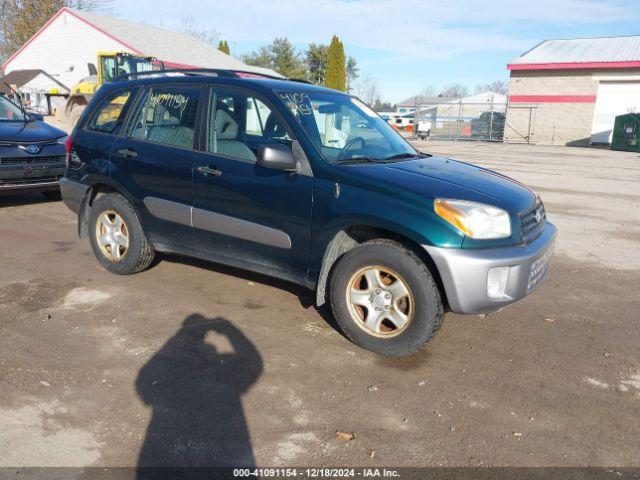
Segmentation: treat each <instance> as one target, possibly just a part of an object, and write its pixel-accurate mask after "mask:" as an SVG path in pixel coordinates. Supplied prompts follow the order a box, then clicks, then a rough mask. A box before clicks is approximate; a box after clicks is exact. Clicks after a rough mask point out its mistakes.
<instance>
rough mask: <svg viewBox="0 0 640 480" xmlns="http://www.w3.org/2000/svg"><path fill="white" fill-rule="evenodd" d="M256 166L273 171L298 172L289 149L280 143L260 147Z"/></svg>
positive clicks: (296, 164) (296, 163)
mask: <svg viewBox="0 0 640 480" xmlns="http://www.w3.org/2000/svg"><path fill="white" fill-rule="evenodd" d="M256 165H260V166H261V167H264V168H271V169H273V170H285V171H287V172H297V171H298V162H296V159H295V158H293V152H292V151H291V148H289V147H287V146H286V145H282V144H280V143H275V144H273V145H263V146H262V147H260V150H258V159H257V161H256Z"/></svg>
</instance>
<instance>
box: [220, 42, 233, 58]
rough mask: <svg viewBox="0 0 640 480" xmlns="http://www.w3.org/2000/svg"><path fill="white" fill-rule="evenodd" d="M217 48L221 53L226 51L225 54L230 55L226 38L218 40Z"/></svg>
mask: <svg viewBox="0 0 640 480" xmlns="http://www.w3.org/2000/svg"><path fill="white" fill-rule="evenodd" d="M218 50H220V51H221V52H222V53H226V54H227V55H231V50H230V49H229V44H228V43H227V41H226V40H220V41H219V42H218Z"/></svg>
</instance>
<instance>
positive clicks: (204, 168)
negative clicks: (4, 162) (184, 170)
mask: <svg viewBox="0 0 640 480" xmlns="http://www.w3.org/2000/svg"><path fill="white" fill-rule="evenodd" d="M196 170H198V171H199V172H200V173H204V174H205V175H213V176H214V177H219V176H220V175H222V172H221V171H220V170H218V169H217V168H216V167H212V166H210V165H201V166H200V167H198V168H196Z"/></svg>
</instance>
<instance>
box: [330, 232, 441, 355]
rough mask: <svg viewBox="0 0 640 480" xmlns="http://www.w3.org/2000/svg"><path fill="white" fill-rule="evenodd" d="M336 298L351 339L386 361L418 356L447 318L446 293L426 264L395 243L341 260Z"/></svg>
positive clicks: (379, 243) (370, 246)
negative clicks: (383, 356) (394, 358)
mask: <svg viewBox="0 0 640 480" xmlns="http://www.w3.org/2000/svg"><path fill="white" fill-rule="evenodd" d="M330 296H331V307H332V309H333V313H334V315H335V317H336V320H337V322H338V324H339V325H340V327H341V328H342V330H343V331H344V333H345V335H347V337H349V339H351V340H352V341H353V342H354V343H356V344H357V345H360V346H361V347H363V348H366V349H368V350H371V351H373V352H376V353H380V354H382V355H388V356H394V357H400V356H405V355H409V354H411V353H414V352H416V351H418V350H419V349H420V348H421V347H422V346H423V345H424V344H426V343H427V342H428V341H429V340H431V338H432V337H433V336H434V335H435V333H436V332H437V331H438V329H439V328H440V325H441V324H442V319H443V316H444V310H443V307H442V300H441V297H440V292H439V290H438V287H437V286H436V284H435V281H434V280H433V276H432V275H431V273H430V272H429V269H428V268H427V266H426V265H425V263H424V262H423V261H422V260H421V259H420V258H418V256H417V255H416V254H415V253H413V252H412V251H411V250H409V249H407V248H405V247H404V246H402V245H401V244H399V243H397V242H394V241H391V240H373V241H370V242H366V243H364V244H362V245H360V246H359V247H357V248H355V249H353V250H351V251H349V252H347V253H346V254H345V255H344V256H343V257H342V258H340V260H339V261H338V263H337V265H336V267H335V269H334V272H333V275H332V277H331V284H330Z"/></svg>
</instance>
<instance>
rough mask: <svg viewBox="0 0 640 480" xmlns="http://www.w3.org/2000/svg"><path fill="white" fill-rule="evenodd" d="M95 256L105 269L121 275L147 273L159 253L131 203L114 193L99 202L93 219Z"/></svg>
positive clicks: (95, 205)
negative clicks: (150, 241)
mask: <svg viewBox="0 0 640 480" xmlns="http://www.w3.org/2000/svg"><path fill="white" fill-rule="evenodd" d="M89 237H90V240H91V247H92V249H93V253H94V254H95V256H96V257H97V259H98V260H99V261H100V263H101V264H102V266H103V267H104V268H106V269H107V270H109V271H110V272H113V273H117V274H120V275H128V274H131V273H137V272H141V271H143V270H146V269H147V268H148V267H149V265H151V262H152V261H153V257H154V255H155V252H154V250H153V247H152V246H151V244H150V243H149V240H148V239H147V236H146V235H145V233H144V231H143V230H142V225H141V224H140V220H139V219H138V216H137V214H136V212H135V210H134V209H133V207H132V206H131V204H130V203H129V202H128V201H127V200H126V199H125V198H124V197H123V196H121V195H119V194H116V193H110V194H107V195H103V196H101V197H99V198H98V199H96V200H95V201H94V203H93V205H92V207H91V215H90V216H89Z"/></svg>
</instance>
